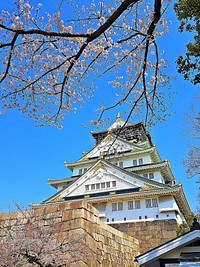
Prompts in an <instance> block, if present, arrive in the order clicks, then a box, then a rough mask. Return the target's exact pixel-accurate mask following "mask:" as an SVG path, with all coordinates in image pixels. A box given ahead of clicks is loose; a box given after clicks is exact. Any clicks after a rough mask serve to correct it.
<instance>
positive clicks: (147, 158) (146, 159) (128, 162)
mask: <svg viewBox="0 0 200 267" xmlns="http://www.w3.org/2000/svg"><path fill="white" fill-rule="evenodd" d="M134 159H136V160H137V162H138V161H139V159H143V164H148V163H152V161H151V158H150V156H149V155H146V156H144V155H141V156H138V157H132V158H126V159H123V158H122V159H120V160H118V161H117V160H116V162H122V161H123V163H124V167H125V168H126V167H132V166H133V160H134Z"/></svg>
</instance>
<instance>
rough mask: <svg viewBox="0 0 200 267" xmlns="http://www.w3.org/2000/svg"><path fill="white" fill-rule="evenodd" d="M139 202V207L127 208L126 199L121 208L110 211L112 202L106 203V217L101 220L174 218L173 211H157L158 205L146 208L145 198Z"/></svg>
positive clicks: (110, 221) (121, 220) (122, 220)
mask: <svg viewBox="0 0 200 267" xmlns="http://www.w3.org/2000/svg"><path fill="white" fill-rule="evenodd" d="M119 202H120V201H119ZM113 203H114V202H113ZM140 204H141V208H140V209H132V210H128V201H126V202H123V210H121V211H112V203H107V205H106V210H105V211H104V214H105V216H106V217H105V218H102V221H103V222H107V219H109V223H112V222H125V220H124V218H126V222H128V221H151V220H167V219H176V214H175V212H167V213H165V214H163V213H160V212H159V208H158V207H153V208H146V204H145V199H143V200H140ZM97 209H98V206H97ZM156 215H158V218H156ZM139 216H141V219H139ZM145 216H147V219H145ZM112 219H114V221H112Z"/></svg>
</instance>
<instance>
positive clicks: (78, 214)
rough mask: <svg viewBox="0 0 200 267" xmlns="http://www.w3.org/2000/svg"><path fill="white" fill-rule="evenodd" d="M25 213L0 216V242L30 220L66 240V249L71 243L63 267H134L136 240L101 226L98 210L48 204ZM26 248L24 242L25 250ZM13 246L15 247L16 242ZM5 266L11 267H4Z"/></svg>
mask: <svg viewBox="0 0 200 267" xmlns="http://www.w3.org/2000/svg"><path fill="white" fill-rule="evenodd" d="M27 214H28V213H27V212H23V211H21V212H14V213H6V214H5V213H4V214H0V239H1V240H3V239H4V237H5V235H6V233H7V232H8V230H9V231H10V230H12V231H16V229H18V228H17V227H18V226H20V225H23V226H24V225H28V221H29V220H30V219H31V220H34V222H38V224H37V225H41V226H42V227H43V226H45V227H47V228H46V229H48V226H49V227H50V228H51V227H52V228H53V230H54V236H56V238H61V237H62V240H64V238H66V237H67V238H68V242H67V245H68V247H70V245H69V244H70V240H72V241H73V242H71V247H70V249H71V250H72V251H71V252H68V251H66V257H68V258H69V263H68V264H67V265H63V266H71V267H99V266H101V267H118V266H120V267H123V266H124V267H129V266H132V267H137V266H138V264H137V263H134V257H135V256H137V255H138V254H139V247H138V241H137V240H136V239H135V238H133V237H130V236H128V235H127V234H126V233H122V232H120V231H118V230H116V229H114V228H112V227H111V226H109V225H106V224H104V223H102V222H101V221H100V219H99V213H98V211H97V210H96V209H95V208H94V207H92V206H91V205H89V204H88V203H86V202H82V201H77V202H72V203H69V202H63V203H59V204H52V205H48V206H43V207H42V208H37V209H34V210H33V211H32V212H31V213H30V214H31V215H30V214H29V215H28V216H27ZM30 216H31V218H30ZM45 227H44V228H45ZM19 229H21V228H19ZM5 230H6V231H5ZM32 231H34V229H32V230H30V231H29V232H30V233H31V232H32ZM42 231H43V230H42ZM42 234H43V235H44V236H46V235H45V234H44V233H41V236H42ZM75 236H77V237H79V236H80V237H81V238H79V239H77V242H76V239H75ZM17 238H19V236H18V237H17ZM80 239H81V240H80ZM13 241H14V240H13ZM47 242H48V241H47ZM49 242H51V240H49ZM62 242H63V241H62ZM76 243H77V245H76ZM12 245H13V244H12ZM28 245H29V244H28V243H27V248H28ZM14 246H15V245H14ZM16 246H18V244H17V243H16ZM0 247H1V244H0ZM4 247H5V246H4ZM1 253H2V254H1ZM3 253H4V255H5V252H1V251H0V260H1V258H2V259H3V256H4V255H3ZM7 266H12V265H9V264H8V265H7ZM20 266H21V265H20ZM23 266H29V265H23ZM31 266H33V265H31ZM34 266H36V265H34Z"/></svg>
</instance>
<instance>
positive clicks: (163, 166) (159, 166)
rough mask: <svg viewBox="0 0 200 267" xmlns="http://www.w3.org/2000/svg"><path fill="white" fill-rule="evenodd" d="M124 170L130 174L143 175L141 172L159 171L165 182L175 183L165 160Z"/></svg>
mask: <svg viewBox="0 0 200 267" xmlns="http://www.w3.org/2000/svg"><path fill="white" fill-rule="evenodd" d="M125 169H126V170H128V171H131V172H138V173H143V171H145V172H148V171H149V170H150V171H155V170H160V172H161V174H162V176H163V178H164V180H165V181H166V182H172V181H175V178H174V176H173V173H172V170H171V168H170V165H169V163H168V161H167V160H165V161H162V162H157V163H148V164H143V165H139V166H131V167H126V168H125Z"/></svg>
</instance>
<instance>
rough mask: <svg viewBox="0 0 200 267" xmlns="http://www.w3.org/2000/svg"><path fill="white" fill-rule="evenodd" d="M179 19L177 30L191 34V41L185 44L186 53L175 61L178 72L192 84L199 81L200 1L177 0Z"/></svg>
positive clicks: (175, 7)
mask: <svg viewBox="0 0 200 267" xmlns="http://www.w3.org/2000/svg"><path fill="white" fill-rule="evenodd" d="M174 9H175V11H176V16H177V18H178V20H179V21H180V26H179V31H180V32H190V33H191V34H193V38H194V39H193V42H190V43H188V44H187V45H186V53H185V55H184V56H182V55H180V56H179V57H178V59H177V61H176V63H177V67H178V72H179V73H181V74H183V76H184V79H186V80H189V81H191V82H192V83H193V84H198V83H200V1H199V0H177V3H176V4H175V6H174Z"/></svg>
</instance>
